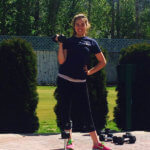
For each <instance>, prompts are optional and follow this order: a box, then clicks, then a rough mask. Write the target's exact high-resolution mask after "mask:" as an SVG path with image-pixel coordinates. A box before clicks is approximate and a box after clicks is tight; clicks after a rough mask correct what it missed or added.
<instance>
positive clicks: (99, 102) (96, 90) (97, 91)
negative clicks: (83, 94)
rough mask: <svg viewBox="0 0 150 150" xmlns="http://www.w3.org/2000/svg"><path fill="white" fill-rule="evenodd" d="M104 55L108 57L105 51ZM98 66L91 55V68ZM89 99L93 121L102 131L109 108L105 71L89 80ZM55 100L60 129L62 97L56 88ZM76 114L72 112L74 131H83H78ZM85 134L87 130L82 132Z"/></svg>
mask: <svg viewBox="0 0 150 150" xmlns="http://www.w3.org/2000/svg"><path fill="white" fill-rule="evenodd" d="M103 53H104V55H105V56H106V54H107V53H106V51H104V50H103ZM96 64H97V59H96V58H95V56H94V55H91V63H90V66H89V68H91V67H93V66H94V65H96ZM87 85H88V91H89V98H90V104H91V111H92V116H93V121H94V124H95V126H96V130H101V129H102V128H104V127H105V124H106V119H107V113H108V107H107V100H106V98H107V91H106V71H105V69H102V70H100V71H99V72H97V73H95V74H94V75H92V76H89V77H88V79H87ZM54 96H55V99H56V100H57V104H56V106H55V108H54V110H55V113H56V116H57V125H58V127H59V128H60V115H61V114H60V111H59V110H60V109H61V108H60V105H59V103H60V96H59V94H58V89H57V88H56V90H55V92H54ZM75 116H76V113H75V112H72V121H73V131H81V130H80V129H78V125H76V123H77V122H78V123H79V120H78V117H79V116H78V117H75ZM82 131H83V132H84V131H86V129H85V130H84V129H83V130H82Z"/></svg>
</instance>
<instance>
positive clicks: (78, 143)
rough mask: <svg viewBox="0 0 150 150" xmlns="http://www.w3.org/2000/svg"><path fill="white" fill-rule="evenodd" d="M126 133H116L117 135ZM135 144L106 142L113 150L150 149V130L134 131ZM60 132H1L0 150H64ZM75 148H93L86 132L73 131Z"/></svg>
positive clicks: (89, 149)
mask: <svg viewBox="0 0 150 150" xmlns="http://www.w3.org/2000/svg"><path fill="white" fill-rule="evenodd" d="M122 134H124V133H116V135H117V136H119V135H122ZM132 134H133V135H135V136H136V138H137V141H136V143H135V144H127V143H126V144H124V145H121V146H120V145H115V144H113V143H111V142H105V145H107V146H108V147H111V148H112V150H150V132H144V131H136V132H132ZM60 137H61V136H60V134H43V135H42V134H40V135H36V134H26V135H23V134H0V150H63V145H64V141H63V140H62V139H61V138H60ZM73 139H74V144H75V150H92V148H91V147H92V141H91V138H90V136H89V135H88V134H86V133H73Z"/></svg>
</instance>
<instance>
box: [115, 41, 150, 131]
mask: <svg viewBox="0 0 150 150" xmlns="http://www.w3.org/2000/svg"><path fill="white" fill-rule="evenodd" d="M119 64H120V65H126V64H133V65H135V73H134V77H133V78H134V80H133V82H132V89H131V93H132V105H131V130H150V119H148V118H149V114H150V109H149V106H150V69H149V66H150V44H146V43H140V44H134V45H131V46H129V47H127V48H124V49H122V50H121V57H120V60H119ZM118 75H119V72H118ZM119 78H120V77H119V76H118V79H119ZM116 90H117V91H118V98H117V106H116V107H115V109H114V116H115V122H116V123H117V125H118V127H119V128H120V129H122V130H126V121H127V120H126V96H127V94H126V83H124V82H122V81H120V80H118V83H117V89H116Z"/></svg>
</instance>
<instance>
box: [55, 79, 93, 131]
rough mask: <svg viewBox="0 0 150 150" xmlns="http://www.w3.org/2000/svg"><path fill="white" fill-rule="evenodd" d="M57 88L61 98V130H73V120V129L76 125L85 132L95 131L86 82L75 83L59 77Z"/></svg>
mask: <svg viewBox="0 0 150 150" xmlns="http://www.w3.org/2000/svg"><path fill="white" fill-rule="evenodd" d="M57 87H58V93H59V96H60V101H59V103H60V107H59V108H60V115H61V116H60V118H61V119H60V124H61V129H62V130H69V129H71V128H72V127H71V120H73V127H74V125H75V126H76V128H78V129H79V130H81V131H85V132H92V131H95V126H94V123H93V119H92V115H91V108H90V104H89V95H88V89H87V84H86V82H84V83H75V82H70V81H67V80H65V79H63V78H60V77H58V78H57ZM74 121H75V122H74Z"/></svg>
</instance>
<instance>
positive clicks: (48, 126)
mask: <svg viewBox="0 0 150 150" xmlns="http://www.w3.org/2000/svg"><path fill="white" fill-rule="evenodd" d="M55 89H56V87H54V86H38V89H37V91H38V94H39V103H38V106H37V110H36V112H37V116H38V118H39V123H40V127H39V130H38V131H37V132H38V133H50V132H59V129H58V128H57V125H56V115H55V113H54V106H55V104H56V100H55V98H54V91H55ZM107 90H108V96H107V100H108V109H109V113H108V121H107V126H106V127H109V128H111V129H115V130H118V128H117V127H116V125H115V123H114V122H113V121H112V120H113V118H114V116H113V109H114V106H115V104H116V103H115V102H116V97H117V92H116V91H115V87H107Z"/></svg>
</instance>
